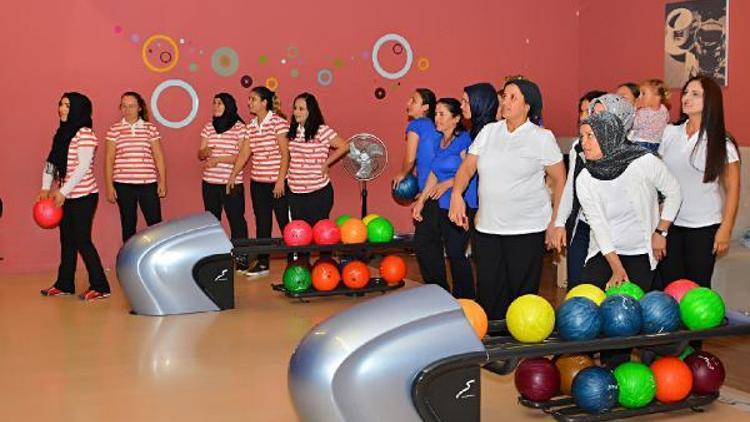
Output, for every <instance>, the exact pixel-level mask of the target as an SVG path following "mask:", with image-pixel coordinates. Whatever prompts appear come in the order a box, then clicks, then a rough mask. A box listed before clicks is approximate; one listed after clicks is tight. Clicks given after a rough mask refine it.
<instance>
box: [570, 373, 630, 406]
mask: <svg viewBox="0 0 750 422" xmlns="http://www.w3.org/2000/svg"><path fill="white" fill-rule="evenodd" d="M571 392H572V395H573V400H574V401H575V403H576V405H578V407H580V408H581V409H583V410H585V411H587V412H589V413H604V412H606V411H608V410H610V409H612V408H613V407H615V405H616V404H617V395H618V392H619V388H618V387H617V380H616V379H615V376H614V375H613V374H612V371H610V370H608V369H604V368H600V367H597V366H591V367H588V368H585V369H583V370H581V372H579V373H578V375H576V377H575V378H574V379H573V387H572V390H571Z"/></svg>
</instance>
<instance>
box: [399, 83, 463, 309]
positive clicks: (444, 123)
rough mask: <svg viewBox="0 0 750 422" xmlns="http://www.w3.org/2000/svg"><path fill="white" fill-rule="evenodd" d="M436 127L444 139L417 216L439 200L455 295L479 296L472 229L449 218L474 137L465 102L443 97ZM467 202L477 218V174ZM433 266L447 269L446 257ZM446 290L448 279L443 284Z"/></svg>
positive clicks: (415, 212)
mask: <svg viewBox="0 0 750 422" xmlns="http://www.w3.org/2000/svg"><path fill="white" fill-rule="evenodd" d="M435 128H436V129H437V130H438V131H439V132H441V134H442V139H441V140H440V143H439V145H438V147H437V150H436V151H435V157H434V158H433V160H432V165H431V166H430V173H429V175H428V177H427V180H426V182H425V186H424V189H423V190H422V193H421V194H420V195H419V198H418V199H417V202H416V203H415V204H414V209H413V217H414V219H415V220H417V221H426V216H425V215H423V209H424V206H425V202H426V201H428V200H437V204H438V208H439V209H438V218H437V220H438V221H439V225H440V234H441V237H442V240H443V242H442V243H441V244H440V245H444V246H445V250H446V252H447V254H448V260H449V261H450V268H451V277H452V279H453V290H452V292H453V296H455V297H457V298H470V299H473V298H474V297H475V296H476V293H475V290H474V275H473V271H472V269H471V264H470V263H469V259H468V258H466V247H467V246H468V244H469V232H468V231H467V230H464V229H463V228H462V227H459V226H457V225H455V224H453V223H452V222H451V221H450V219H449V218H448V209H449V208H450V198H451V192H452V190H453V177H454V176H455V175H456V171H457V170H458V168H459V167H460V166H461V161H462V160H463V158H464V156H465V155H466V151H467V150H468V148H469V145H471V137H470V136H469V133H468V132H466V131H465V130H464V127H463V125H462V124H461V103H460V102H459V101H458V100H456V99H455V98H441V99H440V100H439V101H438V102H437V107H436V110H435ZM463 198H464V201H465V202H466V208H467V214H469V218H470V220H473V218H474V213H476V209H477V179H476V177H474V178H473V179H472V180H471V181H470V183H469V185H468V187H467V188H466V191H464V194H463ZM427 264H428V266H430V269H433V268H434V269H435V271H436V272H438V271H440V270H442V271H443V272H445V263H444V260H443V259H442V258H441V259H435V260H431V261H429V262H427ZM440 284H441V285H442V286H443V287H444V288H445V289H446V290H448V291H450V289H449V288H448V283H447V280H445V279H443V280H442V283H440Z"/></svg>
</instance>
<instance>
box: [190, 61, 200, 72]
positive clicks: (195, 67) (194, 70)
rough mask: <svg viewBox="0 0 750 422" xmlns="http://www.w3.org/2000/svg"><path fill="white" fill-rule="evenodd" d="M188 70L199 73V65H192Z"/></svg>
mask: <svg viewBox="0 0 750 422" xmlns="http://www.w3.org/2000/svg"><path fill="white" fill-rule="evenodd" d="M188 69H190V71H191V72H197V71H198V65H197V64H195V63H190V66H188Z"/></svg>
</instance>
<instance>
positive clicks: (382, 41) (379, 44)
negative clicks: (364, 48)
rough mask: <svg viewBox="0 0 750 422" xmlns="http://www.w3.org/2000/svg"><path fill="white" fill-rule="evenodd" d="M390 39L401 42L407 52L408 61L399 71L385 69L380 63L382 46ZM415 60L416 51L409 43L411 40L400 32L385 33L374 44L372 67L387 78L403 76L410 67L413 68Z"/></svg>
mask: <svg viewBox="0 0 750 422" xmlns="http://www.w3.org/2000/svg"><path fill="white" fill-rule="evenodd" d="M388 41H393V42H396V43H398V44H400V45H401V47H402V48H403V49H404V51H405V52H406V63H404V66H403V67H402V68H401V69H399V70H398V72H388V71H386V70H385V69H383V66H381V65H380V60H379V59H378V53H379V52H380V48H381V47H382V46H383V45H384V44H385V43H387V42H388ZM413 60H414V53H413V52H412V49H411V45H409V41H407V40H406V38H404V37H403V36H401V35H399V34H385V35H383V36H382V37H380V38H378V40H377V41H375V45H373V46H372V67H373V68H374V69H375V72H377V73H378V75H380V76H382V77H384V78H386V79H399V78H402V77H403V76H404V75H406V74H407V73H408V72H409V69H411V63H412V61H413Z"/></svg>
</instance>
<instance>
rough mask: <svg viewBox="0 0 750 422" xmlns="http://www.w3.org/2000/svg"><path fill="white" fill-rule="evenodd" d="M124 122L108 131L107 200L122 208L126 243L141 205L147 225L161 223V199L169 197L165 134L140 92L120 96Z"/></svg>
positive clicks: (133, 228)
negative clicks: (159, 127)
mask: <svg viewBox="0 0 750 422" xmlns="http://www.w3.org/2000/svg"><path fill="white" fill-rule="evenodd" d="M120 112H121V113H122V120H121V121H119V122H117V123H115V124H113V125H112V126H111V127H110V128H109V131H107V143H106V145H107V149H106V155H105V165H104V180H105V186H106V191H107V200H108V201H109V202H112V203H114V202H117V206H118V208H119V209H120V225H121V227H122V241H123V243H124V242H126V241H127V240H128V239H129V238H130V237H131V236H132V235H134V234H135V229H136V223H137V221H138V214H137V211H138V205H140V207H141V212H142V213H143V217H144V218H145V219H146V224H147V225H149V226H151V225H154V224H156V223H159V222H161V202H160V198H164V197H165V196H166V195H167V172H166V166H165V165H164V153H163V152H162V149H161V135H160V134H159V129H157V128H156V125H154V124H153V123H151V122H149V121H148V109H147V108H146V101H144V100H143V97H141V95H140V94H138V93H137V92H126V93H124V94H122V96H121V97H120Z"/></svg>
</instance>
